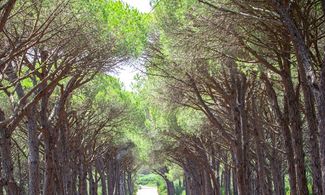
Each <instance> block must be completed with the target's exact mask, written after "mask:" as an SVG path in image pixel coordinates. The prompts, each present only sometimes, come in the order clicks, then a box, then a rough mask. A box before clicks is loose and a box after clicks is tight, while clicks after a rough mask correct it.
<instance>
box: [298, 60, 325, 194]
mask: <svg viewBox="0 0 325 195" xmlns="http://www.w3.org/2000/svg"><path fill="white" fill-rule="evenodd" d="M298 68H299V75H300V80H301V85H302V91H303V94H304V104H305V110H306V112H305V113H306V114H305V115H306V119H307V124H308V130H309V131H308V133H309V144H310V157H311V169H312V177H313V194H315V195H321V194H322V174H321V167H320V157H319V145H318V141H319V140H318V129H317V125H318V124H317V117H316V111H315V102H314V96H313V93H312V91H311V89H310V88H309V86H308V83H307V78H306V73H305V70H304V69H303V67H302V66H301V65H300V66H299V67H298Z"/></svg>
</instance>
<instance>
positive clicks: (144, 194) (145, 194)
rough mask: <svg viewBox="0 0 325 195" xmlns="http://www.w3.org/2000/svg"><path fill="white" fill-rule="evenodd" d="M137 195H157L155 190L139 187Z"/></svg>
mask: <svg viewBox="0 0 325 195" xmlns="http://www.w3.org/2000/svg"><path fill="white" fill-rule="evenodd" d="M137 195H158V191H157V188H154V187H148V186H141V187H140V188H139V190H138V192H137Z"/></svg>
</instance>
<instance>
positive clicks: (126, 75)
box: [117, 0, 152, 90]
mask: <svg viewBox="0 0 325 195" xmlns="http://www.w3.org/2000/svg"><path fill="white" fill-rule="evenodd" d="M122 1H123V2H125V3H127V4H129V5H130V6H131V7H133V8H136V9H138V10H139V11H140V12H144V13H146V12H150V11H151V10H152V7H151V6H150V0H122ZM136 63H138V62H136V61H135V60H134V61H132V60H131V61H130V64H129V66H123V68H122V69H120V70H118V73H117V74H118V77H119V79H120V80H121V82H122V83H123V85H124V87H125V89H126V90H131V85H132V82H133V80H134V76H135V75H136V74H137V73H139V72H140V71H139V70H137V68H134V66H135V65H136Z"/></svg>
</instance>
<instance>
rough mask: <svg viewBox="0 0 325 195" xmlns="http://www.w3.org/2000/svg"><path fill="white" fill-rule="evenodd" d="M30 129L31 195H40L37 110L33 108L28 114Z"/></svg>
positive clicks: (29, 186)
mask: <svg viewBox="0 0 325 195" xmlns="http://www.w3.org/2000/svg"><path fill="white" fill-rule="evenodd" d="M27 119H28V123H27V127H28V148H29V150H28V168H29V185H28V193H29V195H39V194H40V179H39V178H40V173H39V141H38V134H37V123H36V108H35V107H33V108H31V109H30V110H29V112H28V114H27Z"/></svg>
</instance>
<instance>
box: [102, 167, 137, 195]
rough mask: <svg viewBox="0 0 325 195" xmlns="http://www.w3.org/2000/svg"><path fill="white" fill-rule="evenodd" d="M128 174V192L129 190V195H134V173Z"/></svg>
mask: <svg viewBox="0 0 325 195" xmlns="http://www.w3.org/2000/svg"><path fill="white" fill-rule="evenodd" d="M127 174H128V190H129V195H133V183H132V173H131V172H128V173H127ZM103 195H104V194H103Z"/></svg>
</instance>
